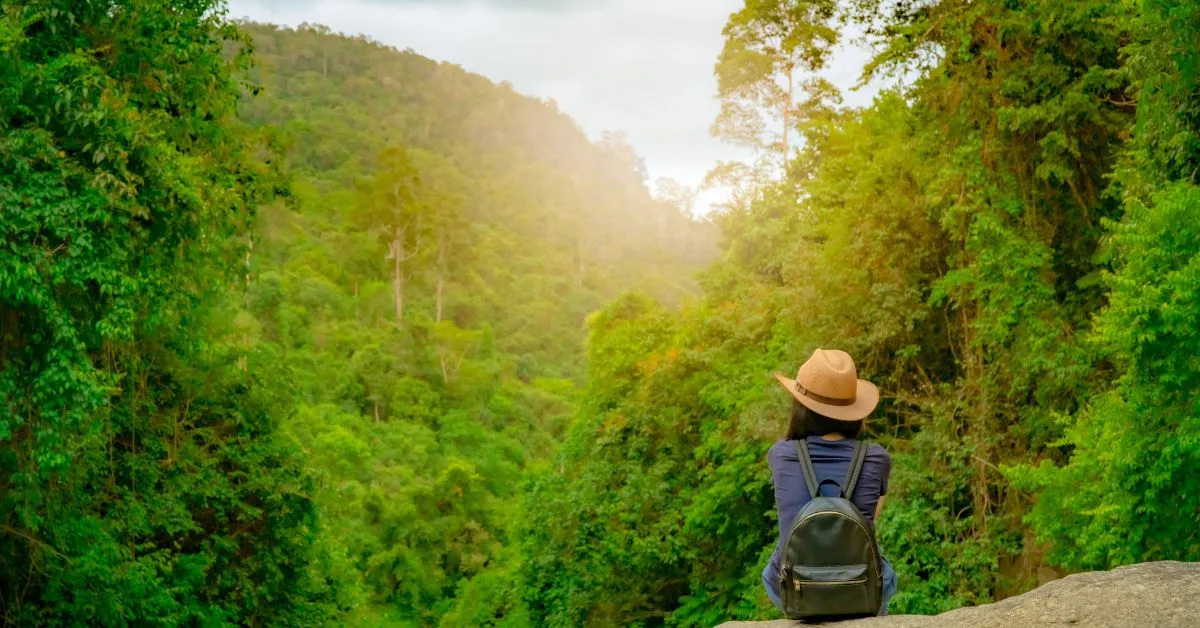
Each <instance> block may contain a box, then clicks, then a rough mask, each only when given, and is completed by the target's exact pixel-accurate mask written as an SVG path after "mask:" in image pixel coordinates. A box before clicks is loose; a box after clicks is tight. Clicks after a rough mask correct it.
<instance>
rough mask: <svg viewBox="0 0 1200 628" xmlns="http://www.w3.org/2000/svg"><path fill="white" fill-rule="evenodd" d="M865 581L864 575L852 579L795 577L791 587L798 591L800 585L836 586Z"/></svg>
mask: <svg viewBox="0 0 1200 628" xmlns="http://www.w3.org/2000/svg"><path fill="white" fill-rule="evenodd" d="M866 583H867V578H866V577H865V576H864V577H862V578H856V579H854V580H801V579H799V578H795V579H793V580H792V589H793V590H795V591H799V590H800V586H801V585H804V586H813V585H814V584H815V585H817V586H822V587H837V586H844V585H851V584H866Z"/></svg>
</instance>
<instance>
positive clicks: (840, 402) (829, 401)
mask: <svg viewBox="0 0 1200 628" xmlns="http://www.w3.org/2000/svg"><path fill="white" fill-rule="evenodd" d="M796 392H798V393H800V394H801V395H804V396H805V397H808V398H809V399H812V400H813V401H819V402H821V403H823V404H826V405H830V406H852V405H854V401H855V400H856V399H857V398H858V395H855V396H854V397H851V398H849V399H838V398H837V397H826V396H825V395H818V394H817V393H815V392H812V391H810V390H808V389H807V388H805V387H804V386H803V385H802V384H801V383H800V380H796Z"/></svg>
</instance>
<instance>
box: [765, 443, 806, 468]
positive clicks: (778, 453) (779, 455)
mask: <svg viewBox="0 0 1200 628" xmlns="http://www.w3.org/2000/svg"><path fill="white" fill-rule="evenodd" d="M799 459H800V458H799V456H797V455H796V445H795V444H794V442H793V441H790V440H788V439H786V438H781V439H779V440H777V441H775V444H773V445H771V448H770V449H768V450H767V460H769V461H771V462H775V461H783V460H793V461H794V460H799Z"/></svg>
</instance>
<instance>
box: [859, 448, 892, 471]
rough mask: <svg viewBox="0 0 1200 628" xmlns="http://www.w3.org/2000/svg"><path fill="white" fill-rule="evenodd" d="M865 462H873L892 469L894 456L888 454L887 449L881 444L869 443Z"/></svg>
mask: <svg viewBox="0 0 1200 628" xmlns="http://www.w3.org/2000/svg"><path fill="white" fill-rule="evenodd" d="M865 462H873V463H875V464H881V465H884V466H887V467H888V468H891V466H892V455H891V454H889V453H888V451H887V449H885V448H884V446H883V445H880V444H879V443H868V444H867V455H866V460H865Z"/></svg>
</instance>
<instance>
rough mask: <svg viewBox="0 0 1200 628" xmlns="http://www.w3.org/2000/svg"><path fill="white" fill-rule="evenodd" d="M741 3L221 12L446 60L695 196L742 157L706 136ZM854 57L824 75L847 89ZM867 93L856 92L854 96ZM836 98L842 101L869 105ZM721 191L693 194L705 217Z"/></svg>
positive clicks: (504, 1) (424, 2)
mask: <svg viewBox="0 0 1200 628" xmlns="http://www.w3.org/2000/svg"><path fill="white" fill-rule="evenodd" d="M742 4H743V0H390V1H389V0H377V1H374V2H372V1H370V0H231V2H230V3H229V8H230V15H231V16H232V17H235V18H249V19H251V20H254V21H259V22H270V23H274V24H281V25H285V26H297V25H299V24H301V23H304V22H308V23H314V24H324V25H326V26H328V27H330V28H331V29H333V30H334V31H337V32H343V33H347V34H351V35H357V34H362V35H367V36H369V37H370V38H372V39H374V40H376V41H379V42H382V43H384V44H387V45H390V46H395V47H396V48H399V49H402V50H403V49H405V48H412V49H413V50H414V51H415V52H417V53H418V54H421V55H423V56H426V57H429V58H432V59H435V60H438V61H448V62H450V63H454V64H457V65H460V66H462V67H463V68H464V69H466V70H468V71H471V72H476V73H478V74H482V75H484V76H486V77H488V78H490V79H492V80H493V81H496V82H499V81H508V82H510V83H512V85H513V87H514V88H516V89H517V90H518V91H520V92H522V93H525V94H530V95H533V96H538V97H541V98H546V99H554V100H555V101H556V102H557V103H558V105H559V108H560V109H561V110H563V111H564V112H565V113H567V114H568V115H570V116H571V117H572V118H573V119H574V120H575V121H576V122H577V123H578V124H579V125H580V126H581V127H583V129H584V130H585V131H586V132H587V133H588V135H589V136H591V137H592V138H593V139H596V138H599V137H600V134H601V133H602V132H603V131H617V132H624V133H625V134H626V135H627V137H628V140H629V142H630V144H631V145H632V146H633V147H634V149H635V150H636V151H637V153H638V154H639V155H640V156H641V157H642V159H643V160H644V161H645V163H646V168H647V170H648V171H649V174H650V180H649V182H648V184H649V185H650V187H651V189H652V190H653V189H654V182H655V181H656V180H657V179H658V178H660V177H668V178H672V179H675V180H676V181H678V182H680V183H682V184H684V185H688V186H692V187H699V186H700V184H701V182H702V180H703V179H704V175H705V173H706V172H707V171H708V170H709V169H710V168H711V167H712V166H714V165H715V164H716V163H717V162H718V161H720V160H742V159H746V158H748V153H747V152H746V151H744V150H742V149H740V148H738V147H735V146H731V145H728V144H725V143H723V142H721V141H720V140H717V139H715V138H713V137H711V136H710V135H709V132H708V129H709V125H710V124H711V123H712V121H713V118H714V117H715V116H716V115H717V111H718V109H719V103H718V102H717V99H716V80H715V78H714V77H713V64H714V63H715V62H716V59H717V55H718V53H719V52H720V50H721V45H722V42H723V38H722V36H721V29H722V28H723V27H724V25H725V21H726V19H727V18H728V17H729V14H730V13H732V12H733V11H735V10H737V9H739V8H740V7H741V6H742ZM864 60H865V53H864V52H863V51H862V50H859V49H857V48H845V49H843V51H842V52H841V53H840V54H839V55H837V57H836V58H835V59H834V63H833V64H832V67H831V69H830V72H829V74H828V77H829V78H830V79H831V80H833V82H834V83H835V84H836V85H838V86H839V87H842V88H843V90H845V89H847V88H849V87H851V86H852V85H853V84H854V83H855V80H856V79H857V78H858V73H859V71H860V69H861V68H862V64H863V61H864ZM864 91H866V90H864ZM869 99H870V95H869V94H867V93H861V92H860V93H846V101H847V104H857V103H861V102H864V101H869ZM723 198H724V192H722V191H720V190H710V191H708V192H705V193H704V194H702V195H701V196H700V198H699V199H698V202H697V206H696V207H695V208H694V211H695V213H697V214H704V213H707V212H708V211H709V210H710V209H711V208H712V206H713V205H714V204H717V203H720V202H721V200H723Z"/></svg>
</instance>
